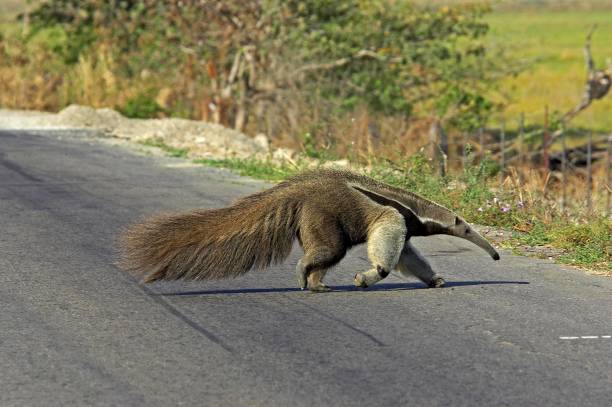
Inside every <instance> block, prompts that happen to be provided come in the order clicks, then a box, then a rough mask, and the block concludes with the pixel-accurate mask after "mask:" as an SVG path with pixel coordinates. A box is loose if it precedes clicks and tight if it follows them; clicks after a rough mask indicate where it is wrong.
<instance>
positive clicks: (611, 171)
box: [606, 134, 612, 217]
mask: <svg viewBox="0 0 612 407" xmlns="http://www.w3.org/2000/svg"><path fill="white" fill-rule="evenodd" d="M606 144H607V146H608V153H607V154H606V216H607V217H610V215H612V213H611V212H610V210H611V208H610V205H612V202H611V201H612V168H611V167H612V134H608V141H607V143H606Z"/></svg>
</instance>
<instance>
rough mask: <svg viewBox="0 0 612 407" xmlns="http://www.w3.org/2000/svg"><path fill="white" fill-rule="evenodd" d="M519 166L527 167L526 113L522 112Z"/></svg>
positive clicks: (520, 119)
mask: <svg viewBox="0 0 612 407" xmlns="http://www.w3.org/2000/svg"><path fill="white" fill-rule="evenodd" d="M519 164H520V166H521V168H524V167H525V113H524V112H521V116H520V118H519Z"/></svg>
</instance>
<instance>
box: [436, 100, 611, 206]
mask: <svg viewBox="0 0 612 407" xmlns="http://www.w3.org/2000/svg"><path fill="white" fill-rule="evenodd" d="M436 126H437V127H436V128H437V131H436V133H437V134H436V135H435V136H430V143H432V142H435V143H437V144H436V145H432V148H431V149H430V151H431V157H430V158H431V160H432V161H434V162H435V163H436V165H437V166H438V167H439V169H440V173H441V174H443V173H445V172H447V171H449V170H451V169H453V168H459V169H461V170H464V169H465V168H466V167H467V166H469V165H471V164H472V163H473V161H474V160H475V159H478V160H480V161H481V162H482V161H483V160H485V158H487V159H489V160H492V161H493V162H495V163H496V164H497V165H498V168H499V188H500V190H503V189H504V183H505V181H506V179H507V176H508V175H509V174H511V173H513V174H518V176H519V178H522V181H524V177H525V175H521V174H524V173H525V169H528V170H539V171H540V172H541V173H542V174H543V175H544V176H545V177H547V179H548V178H550V177H554V178H555V179H557V180H558V181H559V184H560V185H559V188H557V189H556V191H558V192H555V193H558V194H559V197H558V201H559V205H560V207H561V209H562V210H565V209H566V208H567V206H568V203H569V196H570V194H569V191H568V189H569V188H570V187H572V188H573V190H574V193H573V194H572V197H573V198H574V202H573V203H574V204H576V203H577V204H582V202H576V200H580V199H581V198H580V197H581V196H582V197H583V199H584V201H583V202H584V211H585V215H587V216H591V215H593V214H594V213H595V211H596V210H595V208H603V210H604V213H605V216H607V217H611V216H612V168H611V166H612V134H601V133H599V134H594V133H593V132H592V131H580V130H577V129H573V130H572V146H571V147H568V131H567V130H566V129H564V128H561V129H557V130H555V131H554V132H551V131H550V129H549V124H548V112H547V110H545V115H544V126H543V128H537V129H535V130H531V131H527V129H526V126H525V115H524V114H521V115H520V117H519V118H518V127H517V128H516V130H515V131H514V132H512V133H513V134H511V135H510V136H509V135H508V132H507V130H506V123H505V121H504V120H500V122H499V124H498V126H497V127H487V128H486V129H485V128H480V129H478V131H477V132H475V133H474V134H462V135H461V137H454V138H453V140H448V138H447V135H446V134H445V133H444V129H442V128H441V127H440V126H439V125H436ZM585 138H586V141H582V140H584V139H585ZM576 140H581V141H580V142H577V141H576ZM552 147H554V149H553V148H552ZM457 152H459V153H457ZM596 168H597V172H595V169H596ZM570 175H578V176H580V177H581V178H583V179H584V183H583V185H569V183H570ZM595 177H599V178H598V179H595ZM574 180H576V178H574ZM595 180H596V181H597V182H596V183H595V182H594V181H595ZM595 184H596V186H597V187H598V191H597V192H598V193H597V194H594V188H595ZM577 188H581V189H582V192H578V193H577V192H576V189H577ZM596 200H598V201H597V202H596Z"/></svg>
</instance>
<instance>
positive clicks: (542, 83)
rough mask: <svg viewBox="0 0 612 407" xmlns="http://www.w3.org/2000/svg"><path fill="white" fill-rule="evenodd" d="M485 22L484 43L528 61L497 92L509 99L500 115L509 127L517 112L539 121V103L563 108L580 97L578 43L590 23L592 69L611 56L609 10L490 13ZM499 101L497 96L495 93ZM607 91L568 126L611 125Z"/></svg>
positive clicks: (581, 65) (581, 76) (552, 108)
mask: <svg viewBox="0 0 612 407" xmlns="http://www.w3.org/2000/svg"><path fill="white" fill-rule="evenodd" d="M486 19H487V21H488V22H489V24H490V27H491V30H490V32H489V34H488V41H489V44H490V45H492V46H497V47H503V48H505V49H506V50H507V52H508V54H509V55H510V56H512V57H515V58H518V59H520V60H522V61H524V62H525V63H528V64H529V68H528V69H527V70H526V71H524V72H523V73H521V74H520V75H518V76H516V77H513V78H508V79H506V80H504V81H503V82H502V83H501V87H500V93H501V94H503V95H507V96H508V97H509V98H510V102H509V104H508V107H507V109H506V111H505V112H504V117H505V118H506V121H507V122H508V125H509V126H511V127H514V126H516V122H517V120H518V117H519V115H520V113H521V112H524V113H525V115H526V119H527V122H528V123H540V124H541V123H542V121H543V117H544V106H546V105H548V106H549V109H550V112H554V111H559V112H561V113H565V112H566V111H568V110H569V109H571V108H572V107H574V106H575V105H577V104H578V103H579V101H580V99H581V97H582V93H583V87H584V84H585V77H586V68H585V64H584V56H583V47H584V40H585V37H586V34H587V32H588V31H589V29H590V27H591V26H592V25H593V24H597V26H598V27H597V30H596V31H595V33H594V35H593V38H592V44H591V49H592V54H593V58H594V60H595V63H596V65H597V67H598V68H600V69H602V68H605V66H606V58H612V42H610V41H609V39H610V38H612V10H609V9H608V10H598V11H554V10H545V9H544V10H534V11H507V12H501V11H500V12H494V13H492V14H491V15H489V16H488V17H487V18H486ZM500 100H502V99H501V98H500ZM610 111H612V94H608V95H607V96H606V97H605V98H604V99H602V100H599V101H595V102H594V103H593V104H592V105H591V106H590V107H589V108H588V109H587V110H585V111H584V112H582V113H581V114H580V115H578V116H577V117H576V118H575V119H574V120H573V121H572V126H578V127H584V128H589V129H593V130H599V131H610V130H612V115H611V114H610Z"/></svg>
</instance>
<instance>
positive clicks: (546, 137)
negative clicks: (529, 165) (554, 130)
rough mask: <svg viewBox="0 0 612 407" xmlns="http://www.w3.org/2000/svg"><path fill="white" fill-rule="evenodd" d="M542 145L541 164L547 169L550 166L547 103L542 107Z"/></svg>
mask: <svg viewBox="0 0 612 407" xmlns="http://www.w3.org/2000/svg"><path fill="white" fill-rule="evenodd" d="M542 141H543V145H542V148H543V149H542V165H543V166H544V169H545V170H547V171H548V169H549V168H550V159H549V157H548V147H549V144H550V133H549V132H548V105H546V106H545V107H544V134H543V140H542Z"/></svg>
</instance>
